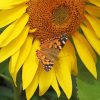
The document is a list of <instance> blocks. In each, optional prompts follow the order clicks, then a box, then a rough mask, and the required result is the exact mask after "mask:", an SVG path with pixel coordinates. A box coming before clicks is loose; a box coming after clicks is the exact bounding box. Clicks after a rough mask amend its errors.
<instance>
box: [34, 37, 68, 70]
mask: <svg viewBox="0 0 100 100" xmlns="http://www.w3.org/2000/svg"><path fill="white" fill-rule="evenodd" d="M67 39H68V36H67V35H61V36H60V37H55V38H52V39H47V40H45V41H43V42H42V43H41V50H37V51H36V54H37V57H38V59H39V60H40V63H41V64H42V66H43V68H44V70H45V71H50V70H51V68H52V67H53V65H54V63H55V60H56V59H57V57H58V54H59V52H60V51H61V50H62V48H63V47H64V45H65V44H66V41H67Z"/></svg>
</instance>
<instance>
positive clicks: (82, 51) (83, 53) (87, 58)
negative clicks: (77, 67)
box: [72, 33, 97, 78]
mask: <svg viewBox="0 0 100 100" xmlns="http://www.w3.org/2000/svg"><path fill="white" fill-rule="evenodd" d="M72 38H73V41H74V44H75V47H76V49H77V52H78V54H79V56H80V59H81V60H82V61H83V63H84V64H85V66H86V68H87V69H88V70H89V71H90V72H91V74H92V75H93V76H94V77H95V78H97V72H96V64H95V61H94V59H93V57H92V55H91V53H90V51H89V49H88V47H87V45H85V43H84V41H83V40H82V38H81V35H80V34H79V33H75V34H74V35H73V36H72Z"/></svg>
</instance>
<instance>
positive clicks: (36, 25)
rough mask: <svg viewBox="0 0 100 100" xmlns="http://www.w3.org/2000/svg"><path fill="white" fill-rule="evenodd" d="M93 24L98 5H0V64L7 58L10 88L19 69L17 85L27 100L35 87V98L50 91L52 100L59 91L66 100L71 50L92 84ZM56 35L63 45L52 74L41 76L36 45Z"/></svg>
mask: <svg viewBox="0 0 100 100" xmlns="http://www.w3.org/2000/svg"><path fill="white" fill-rule="evenodd" d="M99 19H100V1H99V0H3V1H0V28H2V30H3V31H2V32H1V34H0V63H1V62H3V61H4V60H6V59H8V58H10V61H9V71H10V73H11V76H12V78H13V80H14V82H15V84H16V77H17V73H18V71H19V70H20V68H21V67H22V85H23V90H25V91H26V97H27V100H29V99H30V98H31V97H32V95H33V94H34V93H35V91H36V89H37V87H38V86H39V95H40V96H41V95H43V94H44V93H45V92H46V91H47V90H48V89H49V87H50V86H52V87H53V89H54V90H55V91H56V93H57V95H58V97H59V96H60V89H59V87H61V88H62V90H63V91H64V93H65V94H66V96H67V98H68V99H70V97H71V95H72V79H71V74H73V75H77V73H78V69H77V58H76V54H75V49H74V46H75V48H76V51H77V53H78V55H79V57H80V59H81V60H82V62H83V63H84V65H85V66H86V68H87V69H88V71H89V72H90V73H91V74H92V75H93V76H94V77H95V78H97V71H96V54H95V52H96V53H97V54H98V55H100V33H99V29H100V25H99V24H100V20H99ZM62 33H67V34H68V39H67V42H66V44H65V46H64V47H63V48H62V50H61V51H60V53H59V55H58V57H57V59H56V61H55V63H54V66H53V68H52V69H51V70H50V71H45V70H44V69H43V67H41V66H42V65H41V63H40V59H38V57H37V55H36V51H37V50H41V46H40V44H41V41H43V40H47V39H49V40H50V39H52V38H53V37H56V36H59V35H60V34H62ZM51 42H52V41H51ZM73 44H74V46H73ZM47 52H48V51H47ZM54 53H55V52H54Z"/></svg>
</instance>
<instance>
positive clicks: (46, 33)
mask: <svg viewBox="0 0 100 100" xmlns="http://www.w3.org/2000/svg"><path fill="white" fill-rule="evenodd" d="M27 13H28V14H29V15H30V19H29V25H30V27H31V29H34V28H37V31H36V33H32V34H33V35H34V36H35V37H36V38H39V39H41V38H42V39H45V38H53V37H55V36H61V34H63V33H67V34H69V35H71V34H73V33H75V31H76V30H77V29H78V27H79V26H80V23H81V22H82V21H83V16H84V0H30V1H29V7H28V9H27Z"/></svg>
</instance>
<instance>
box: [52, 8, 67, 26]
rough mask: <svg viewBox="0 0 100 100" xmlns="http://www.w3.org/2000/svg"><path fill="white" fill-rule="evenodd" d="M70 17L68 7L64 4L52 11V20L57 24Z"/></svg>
mask: <svg viewBox="0 0 100 100" xmlns="http://www.w3.org/2000/svg"><path fill="white" fill-rule="evenodd" d="M67 17H68V9H67V8H66V7H64V6H60V7H58V8H56V9H54V11H53V13H52V20H53V22H54V23H55V24H63V23H64V22H65V20H67Z"/></svg>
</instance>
